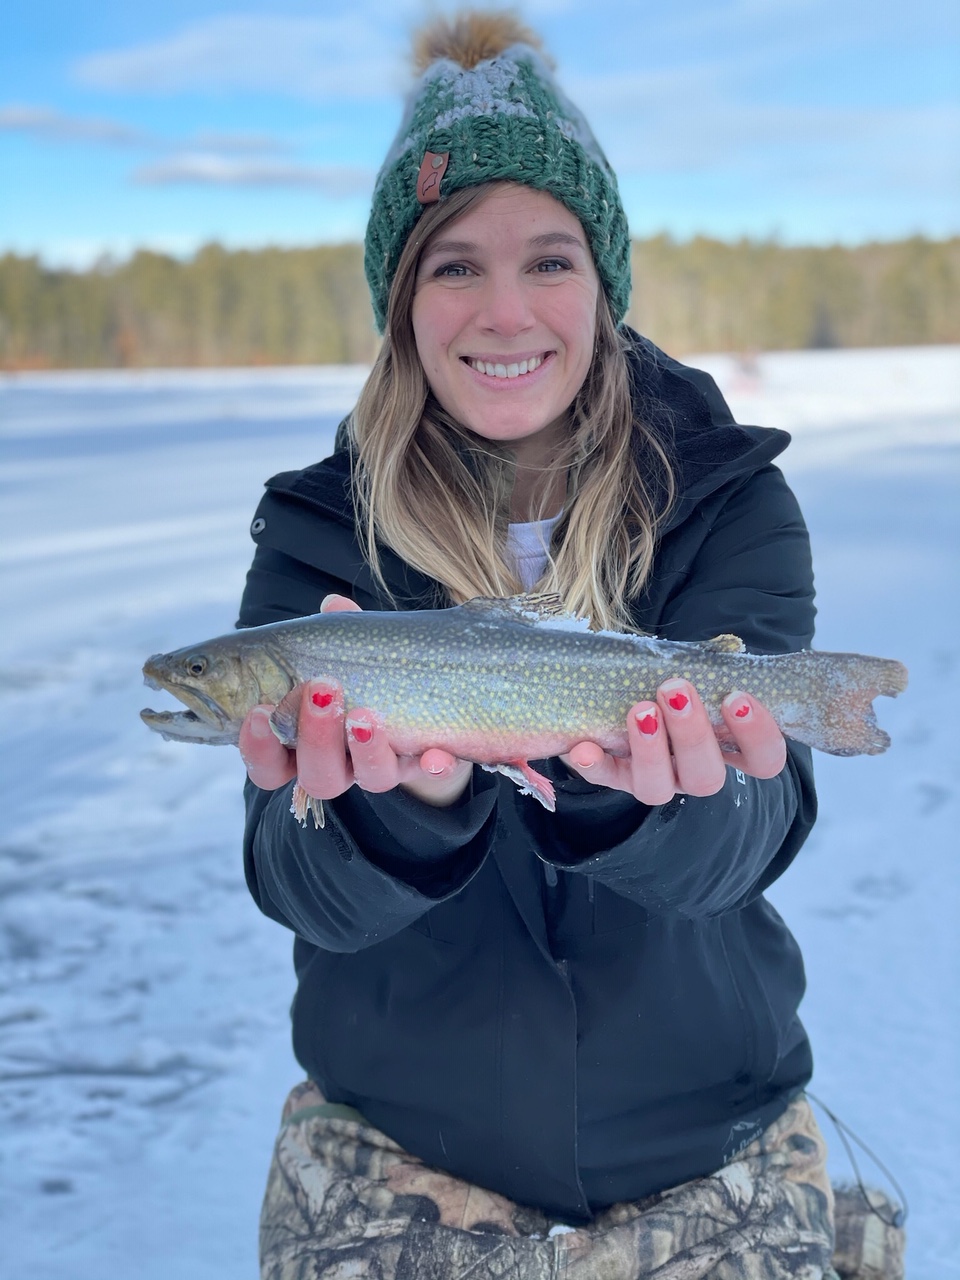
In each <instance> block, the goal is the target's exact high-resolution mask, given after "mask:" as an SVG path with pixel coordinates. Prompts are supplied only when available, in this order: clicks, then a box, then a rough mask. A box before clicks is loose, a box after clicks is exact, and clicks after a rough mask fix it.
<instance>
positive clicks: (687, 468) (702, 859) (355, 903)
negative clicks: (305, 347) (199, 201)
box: [239, 335, 815, 1220]
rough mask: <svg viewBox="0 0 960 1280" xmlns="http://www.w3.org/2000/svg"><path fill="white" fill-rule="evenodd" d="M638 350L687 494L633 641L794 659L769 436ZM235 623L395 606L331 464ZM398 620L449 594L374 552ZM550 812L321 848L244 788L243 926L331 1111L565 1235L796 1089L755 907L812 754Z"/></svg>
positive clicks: (801, 823)
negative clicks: (667, 792)
mask: <svg viewBox="0 0 960 1280" xmlns="http://www.w3.org/2000/svg"><path fill="white" fill-rule="evenodd" d="M633 337H634V352H633V356H632V375H633V384H634V394H635V400H636V403H637V408H638V412H640V413H643V414H644V415H645V420H646V421H647V422H652V423H653V424H654V425H656V426H658V427H659V429H660V430H662V432H663V434H664V437H665V439H668V440H669V441H670V442H671V447H672V450H673V454H674V464H675V468H676V471H677V475H678V478H679V483H680V490H681V493H682V499H681V501H680V502H679V505H678V506H677V509H676V511H675V514H674V516H673V519H672V522H671V523H670V525H669V527H668V528H667V530H666V531H665V532H664V533H663V535H662V538H661V541H660V544H659V548H658V552H657V556H656V562H655V566H654V570H653V574H652V576H651V578H650V581H649V585H648V587H647V589H646V591H645V592H644V594H643V596H642V598H640V599H638V600H636V601H635V602H633V606H632V607H633V613H634V616H635V618H636V622H637V625H638V627H640V628H642V629H643V630H647V631H651V632H655V633H657V634H658V635H661V636H664V637H666V638H668V639H676V640H697V639H705V638H708V637H710V636H714V635H717V634H719V633H723V632H733V633H735V634H739V635H741V636H742V637H743V639H744V640H745V642H746V644H747V647H748V649H750V650H751V651H754V652H758V653H782V652H788V651H791V650H796V649H800V648H803V647H806V646H808V645H809V644H810V641H811V639H812V634H813V615H814V608H813V585H812V574H811V568H810V557H809V547H808V540H807V534H806V530H805V528H804V524H803V520H802V518H801V515H800V512H799V510H798V508H797V504H796V502H795V500H794V498H793V496H792V494H791V493H790V491H789V489H788V488H787V486H786V484H785V482H784V480H783V477H782V476H781V474H780V472H779V471H778V470H777V469H776V468H775V467H773V466H771V465H770V463H771V459H772V458H773V457H775V456H776V455H777V454H778V453H780V452H781V451H782V450H783V449H784V448H785V447H786V444H787V442H788V437H787V436H786V435H785V434H784V433H783V432H778V431H766V430H762V429H760V428H753V427H742V426H739V425H737V424H736V423H735V422H734V421H733V419H732V417H731V415H730V411H729V409H728V408H727V406H726V404H725V403H724V401H723V399H722V397H721V396H720V393H719V391H718V390H717V388H716V386H715V384H714V383H713V381H712V379H711V378H709V376H708V375H706V374H704V373H702V372H699V371H696V370H693V369H687V368H685V367H683V366H682V365H679V364H678V363H676V362H675V361H673V360H670V359H669V358H668V357H666V356H665V355H664V354H663V353H662V352H660V351H658V350H657V349H656V348H655V347H653V346H652V344H650V343H648V342H647V341H646V340H645V339H642V338H639V337H638V336H637V335H633ZM252 532H253V535H254V538H255V541H256V543H257V550H256V554H255V557H254V561H253V565H252V568H251V570H250V573H249V575H248V580H247V587H246V591H245V594H244V597H243V604H242V609H241V615H240V621H239V625H241V626H253V625H257V624H260V623H263V622H270V621H274V620H277V619H281V618H289V617H293V616H297V615H301V614H306V613H311V612H315V611H316V610H317V609H318V607H319V604H320V601H321V599H322V597H323V596H324V595H326V594H327V593H328V592H334V591H335V592H341V593H344V594H346V595H350V596H352V597H353V598H354V599H355V600H356V601H357V602H358V603H359V604H360V605H361V606H363V607H364V608H389V607H393V606H392V605H391V604H390V603H389V602H387V601H385V600H384V599H382V598H381V595H380V593H379V592H378V590H377V587H376V585H375V583H374V581H373V579H372V577H371V574H370V571H369V569H368V567H367V566H366V565H365V563H364V560H363V556H362V554H361V551H360V549H359V546H358V542H357V537H356V533H355V529H354V522H353V511H352V504H351V501H350V495H349V459H348V456H347V454H346V452H345V451H343V450H339V451H338V452H336V453H335V454H334V455H333V456H332V457H331V458H328V459H327V460H326V461H324V462H321V463H319V464H317V465H316V466H313V467H309V468H307V469H306V470H305V471H302V472H299V473H288V474H284V475H280V476H275V477H274V478H273V479H272V480H270V481H269V482H268V485H267V493H266V496H265V497H264V499H263V501H262V503H261V504H260V507H259V509H258V511H257V515H256V518H255V520H254V524H253V526H252ZM386 568H387V574H388V579H389V583H390V586H391V588H392V589H393V591H394V592H395V598H396V601H397V603H398V604H399V607H401V608H415V607H424V606H434V607H435V606H436V605H437V603H438V602H440V601H441V600H442V592H440V591H439V588H438V584H436V583H434V582H431V581H430V580H428V579H426V578H424V577H423V576H422V575H420V574H418V573H416V572H415V571H413V570H411V569H409V568H408V567H407V566H405V565H403V564H402V563H401V562H400V561H399V560H398V559H397V558H396V557H392V558H391V557H390V556H388V557H387V560H386ZM535 767H536V768H538V769H542V770H543V771H544V772H546V773H548V775H549V776H551V777H552V779H553V781H554V784H555V786H556V790H557V811H556V813H555V814H549V813H547V811H546V810H544V809H543V808H542V807H541V806H540V805H538V804H537V803H536V801H535V800H532V799H531V798H529V797H524V796H521V795H520V794H519V793H518V792H517V790H516V788H515V787H514V785H513V783H512V782H509V781H507V780H506V779H505V778H503V777H502V776H500V775H491V774H488V773H484V772H481V771H480V770H479V769H477V770H475V772H474V778H473V782H472V786H471V789H470V790H468V792H467V794H466V795H465V796H464V798H463V800H462V801H461V802H460V803H459V804H458V805H456V806H454V807H453V808H451V809H443V810H441V809H434V808H431V807H430V806H428V805H425V804H422V803H421V802H419V801H416V800H414V799H413V798H411V797H409V796H406V795H403V794H401V793H400V792H398V791H394V792H390V793H388V794H387V795H382V796H372V795H368V794H366V793H363V792H360V791H359V790H358V789H357V788H352V789H351V790H350V791H349V792H347V793H346V794H345V795H344V796H342V797H340V798H339V799H338V800H336V801H334V802H332V803H331V802H327V804H326V810H327V823H326V827H325V828H324V829H323V830H322V831H315V830H314V829H313V826H312V824H310V826H309V827H307V828H301V827H300V826H299V825H298V824H297V823H296V822H295V821H294V820H293V818H292V817H291V815H290V812H289V808H290V794H289V788H283V789H281V791H279V792H274V793H270V792H266V791H260V790H258V789H257V788H256V787H253V786H252V785H250V784H248V787H247V812H248V819H247V830H246V838H245V858H246V871H247V879H248V883H249V885H250V889H251V892H252V893H253V896H254V898H255V899H256V901H257V903H258V905H259V906H260V908H261V910H262V911H264V912H265V913H266V914H267V915H268V916H270V917H272V918H273V919H275V920H278V921H280V922H281V923H282V924H284V925H286V926H287V927H288V928H290V929H292V930H293V931H294V933H295V934H296V940H295V944H294V961H295V965H296V970H297V976H298V980H299V985H298V990H297V994H296V998H295V1001H294V1005H293V1011H292V1016H293V1038H294V1049H295V1052H296V1055H297V1058H298V1060H299V1061H300V1063H301V1064H302V1066H303V1067H304V1069H305V1070H306V1072H307V1073H308V1075H309V1076H310V1077H311V1078H312V1079H314V1080H315V1081H317V1083H318V1084H319V1085H320V1087H321V1088H322V1090H323V1092H324V1093H325V1095H326V1096H327V1097H328V1098H329V1099H330V1100H331V1101H336V1102H344V1103H347V1104H350V1105H352V1106H354V1107H356V1108H358V1109H359V1110H360V1111H361V1112H362V1113H363V1114H364V1115H365V1116H366V1117H367V1119H368V1120H369V1121H370V1122H371V1123H372V1124H374V1125H376V1126H377V1127H379V1128H381V1129H382V1130H384V1131H385V1132H386V1133H388V1134H389V1135H390V1136H391V1137H392V1138H394V1139H395V1140H396V1141H397V1142H398V1143H400V1144H401V1145H402V1146H403V1147H405V1148H406V1149H407V1150H409V1151H411V1152H413V1153H415V1154H416V1155H418V1156H420V1157H421V1158H422V1159H423V1160H425V1161H426V1162H427V1163H429V1164H431V1165H435V1166H438V1167H440V1168H443V1169H446V1170H449V1171H451V1172H453V1173H455V1174H457V1175H458V1176H460V1177H462V1178H465V1179H467V1180H468V1181H470V1182H474V1183H477V1184H480V1185H482V1186H485V1187H488V1188H492V1189H494V1190H496V1191H499V1192H501V1193H502V1194H503V1195H505V1196H508V1197H510V1198H511V1199H514V1200H517V1201H520V1202H522V1203H526V1204H531V1205H536V1206H539V1207H541V1208H542V1209H544V1210H546V1211H547V1212H549V1213H551V1214H553V1215H555V1216H557V1217H560V1218H566V1219H571V1220H583V1219H587V1218H589V1217H590V1215H591V1214H592V1213H595V1212H598V1211H599V1210H601V1209H602V1208H604V1207H606V1206H608V1205H610V1204H612V1203H615V1202H617V1201H621V1200H633V1199H637V1198H639V1197H642V1196H646V1195H648V1194H650V1193H651V1192H654V1191H657V1190H660V1189H663V1188H666V1187H670V1186H675V1185H676V1184H678V1183H680V1182H683V1181H685V1180H687V1179H689V1178H693V1177H696V1176H701V1175H705V1174H707V1173H710V1172H713V1171H714V1170H716V1169H717V1168H718V1167H719V1166H720V1165H721V1164H723V1162H724V1161H725V1160H726V1159H728V1158H730V1156H731V1155H733V1154H734V1153H735V1152H736V1151H737V1150H739V1149H741V1148H742V1147H743V1146H745V1145H746V1144H747V1142H749V1141H751V1140H752V1139H753V1138H754V1137H755V1136H757V1134H758V1133H759V1132H760V1130H761V1129H762V1128H763V1127H765V1126H766V1125H768V1124H770V1123H771V1122H772V1121H773V1120H774V1119H775V1118H776V1117H777V1115H779V1113H780V1112H781V1111H782V1110H783V1109H784V1108H785V1106H786V1105H787V1103H788V1101H789V1100H790V1099H791V1098H792V1097H793V1096H795V1095H796V1093H797V1092H798V1091H799V1090H800V1089H801V1088H802V1087H803V1085H804V1084H805V1083H806V1081H807V1080H808V1079H809V1076H810V1072H811V1057H810V1049H809V1044H808V1041H807V1038H806V1034H805V1032H804V1030H803V1027H802V1026H801V1024H800V1021H799V1019H798V1017H797V1006H798V1004H799V1002H800V998H801V996H802V994H803V989H804V974H803V964H802V960H801V957H800V954H799V951H798V948H797V946H796V943H795V942H794V940H793V938H792V937H791V936H790V934H789V932H788V931H787V929H786V927H785V925H784V924H783V922H782V920H781V919H780V917H779V916H778V915H777V913H776V912H775V911H774V909H773V908H772V907H771V906H770V905H769V904H768V903H767V902H766V901H765V900H764V898H763V890H764V889H765V887H766V886H767V885H769V884H770V883H771V882H772V881H773V880H775V879H776V878H777V877H778V876H779V875H780V874H781V873H782V872H783V871H784V869H785V868H786V867H787V866H788V865H789V863H790V862H791V860H792V859H793V857H794V856H795V854H796V853H797V851H798V849H799V848H800V846H801V844H802V843H803V841H804V839H805V837H806V835H807V833H808V831H809V830H810V827H811V825H812V822H813V819H814V815H815V799H814V791H813V784H812V775H811V768H810V758H809V751H808V750H807V749H806V748H803V747H799V746H796V745H793V744H791V745H790V751H789V760H788V764H787V766H786V768H785V769H784V770H783V772H782V773H781V774H780V776H779V777H777V778H774V779H771V780H767V781H759V780H757V779H754V778H749V777H745V776H744V775H743V774H740V773H737V772H736V771H735V770H733V769H729V770H728V778H727V782H726V785H725V786H724V788H723V790H722V791H721V792H719V793H718V794H717V795H714V796H709V797H706V798H696V797H678V798H676V799H674V800H673V801H671V802H670V803H669V804H666V805H663V806H660V807H658V808H652V807H649V806H646V805H643V804H640V803H638V802H636V801H635V800H633V799H632V798H630V797H628V796H626V795H623V794H621V793H618V792H613V791H609V790H606V789H603V788H597V787H593V786H590V785H588V784H587V783H585V782H582V781H580V780H578V779H573V778H571V777H569V776H567V774H566V771H565V770H564V769H563V768H562V767H561V766H560V764H559V762H558V761H555V760H554V761H549V762H546V763H544V764H540V763H538V764H536V766H535Z"/></svg>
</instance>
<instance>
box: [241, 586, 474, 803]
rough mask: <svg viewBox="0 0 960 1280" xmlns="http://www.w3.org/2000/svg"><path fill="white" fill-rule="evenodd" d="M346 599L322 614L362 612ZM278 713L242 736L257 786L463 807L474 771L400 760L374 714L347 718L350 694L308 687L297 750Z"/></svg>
mask: <svg viewBox="0 0 960 1280" xmlns="http://www.w3.org/2000/svg"><path fill="white" fill-rule="evenodd" d="M359 608H360V606H359V605H358V604H354V602H353V601H352V600H349V599H348V598H347V597H346V596H327V598H326V599H325V600H324V601H323V603H322V604H321V606H320V612H321V613H334V612H337V611H340V610H348V609H359ZM272 712H273V707H269V706H259V707H254V708H253V710H252V711H250V712H249V714H248V715H247V717H246V719H245V720H244V722H243V726H242V728H241V730H240V754H241V756H242V757H243V762H244V764H245V765H246V766H247V773H248V775H249V777H250V781H251V782H253V783H255V784H256V785H257V786H258V787H263V788H264V790H267V791H275V790H276V789H277V787H282V786H284V785H285V784H286V783H288V782H290V781H292V780H293V779H294V778H296V779H297V780H298V781H299V783H300V785H301V787H302V788H303V789H304V791H306V793H307V795H308V796H313V797H314V798H315V799H317V800H332V799H334V797H335V796H339V795H342V794H343V792H344V791H346V790H348V788H350V787H352V786H353V784H354V783H356V785H357V786H358V787H360V788H361V789H362V790H363V791H372V792H380V791H390V790H392V789H393V788H394V787H396V786H401V787H403V789H404V790H405V791H408V792H409V793H410V794H411V795H413V796H416V797H417V799H419V800H423V801H425V802H426V803H427V804H432V805H436V806H437V807H438V808H443V807H445V806H447V805H451V804H453V803H454V801H456V800H458V799H459V798H460V796H461V795H462V794H463V792H464V791H465V790H466V787H467V784H468V782H469V781H470V777H471V773H472V769H473V766H472V765H471V764H470V763H469V762H468V761H466V760H457V759H456V758H455V757H454V756H452V755H450V754H449V752H447V751H441V750H440V749H439V748H432V749H431V750H429V751H425V752H424V753H423V755H422V756H420V757H419V759H417V758H415V757H413V756H398V755H397V754H396V753H395V752H394V751H393V749H392V748H391V746H390V744H389V742H388V741H387V736H386V734H385V733H384V732H383V730H382V728H381V726H380V725H379V724H378V722H377V718H376V716H375V714H374V713H373V712H372V711H369V710H367V709H366V708H363V707H355V708H354V709H353V710H352V711H351V712H350V713H349V715H347V716H346V718H345V717H344V706H343V690H342V689H341V688H340V687H339V685H336V684H332V683H331V682H330V681H326V680H309V681H307V682H306V683H305V684H304V685H303V686H302V688H301V701H300V716H299V720H298V724H297V746H296V749H295V750H292V749H290V748H289V747H285V746H284V745H283V744H282V743H281V742H280V741H279V740H278V738H277V737H276V735H275V734H274V732H273V730H272V729H271V727H270V715H271V713H272Z"/></svg>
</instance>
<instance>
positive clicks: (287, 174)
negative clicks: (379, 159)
mask: <svg viewBox="0 0 960 1280" xmlns="http://www.w3.org/2000/svg"><path fill="white" fill-rule="evenodd" d="M133 177H134V181H135V182H136V183H138V184H139V185H141V186H173V185H183V184H199V185H202V186H225V187H300V188H303V187H308V188H315V189H316V190H318V191H320V192H322V193H323V194H324V195H326V196H332V197H335V198H344V199H346V198H349V197H352V196H357V195H369V194H370V192H371V191H372V190H373V180H374V177H375V174H374V172H373V170H372V169H363V168H354V167H351V166H348V165H306V164H291V163H281V162H278V161H272V160H265V159H246V158H243V159H238V158H237V157H236V156H225V155H222V154H218V153H217V152H212V151H188V152H182V153H180V154H179V155H173V156H170V157H169V158H168V159H165V160H160V161H158V162H157V163H156V164H152V165H145V166H144V167H143V168H141V169H138V170H137V171H136V173H135V174H134V175H133Z"/></svg>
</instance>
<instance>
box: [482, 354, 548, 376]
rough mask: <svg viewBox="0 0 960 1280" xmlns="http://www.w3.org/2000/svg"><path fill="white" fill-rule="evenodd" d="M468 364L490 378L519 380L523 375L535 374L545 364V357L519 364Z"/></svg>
mask: <svg viewBox="0 0 960 1280" xmlns="http://www.w3.org/2000/svg"><path fill="white" fill-rule="evenodd" d="M467 363H468V364H469V365H470V368H471V369H476V371H477V373H485V374H486V375H487V377H488V378H519V377H520V375H521V373H533V371H534V369H539V368H540V366H541V365H542V364H543V356H534V357H533V358H532V359H531V360H521V361H520V363H519V364H488V363H487V361H486V360H469V361H467Z"/></svg>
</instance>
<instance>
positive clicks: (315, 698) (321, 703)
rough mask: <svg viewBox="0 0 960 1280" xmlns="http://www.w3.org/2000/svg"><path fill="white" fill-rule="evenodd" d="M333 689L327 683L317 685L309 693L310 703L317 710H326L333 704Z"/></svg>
mask: <svg viewBox="0 0 960 1280" xmlns="http://www.w3.org/2000/svg"><path fill="white" fill-rule="evenodd" d="M333 699H334V690H333V689H331V688H329V687H328V686H327V685H319V686H318V687H317V688H316V689H314V691H313V692H312V693H311V694H310V703H311V705H312V706H314V707H316V709H317V710H318V711H326V710H327V709H328V708H329V707H332V706H333Z"/></svg>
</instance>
